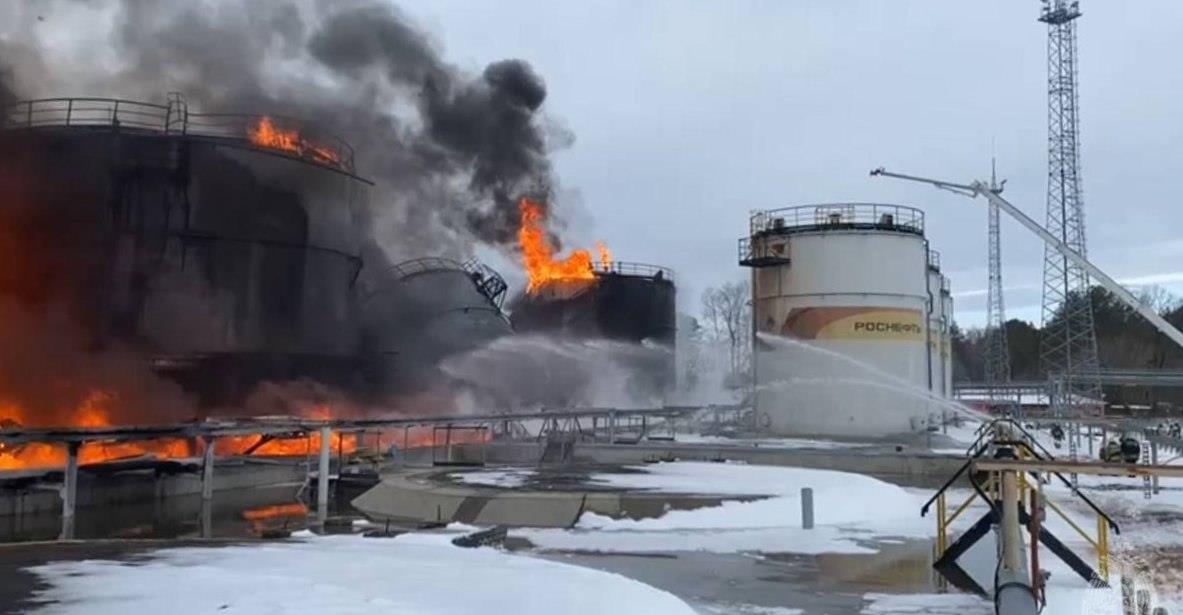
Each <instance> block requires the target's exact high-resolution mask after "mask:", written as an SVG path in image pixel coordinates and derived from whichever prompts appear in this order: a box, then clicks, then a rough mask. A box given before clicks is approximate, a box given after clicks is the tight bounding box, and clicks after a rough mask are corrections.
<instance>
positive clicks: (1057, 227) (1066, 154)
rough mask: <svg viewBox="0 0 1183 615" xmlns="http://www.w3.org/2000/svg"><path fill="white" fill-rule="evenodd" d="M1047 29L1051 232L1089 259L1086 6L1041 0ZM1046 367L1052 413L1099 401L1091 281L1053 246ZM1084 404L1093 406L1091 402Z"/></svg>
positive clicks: (1043, 348) (1046, 277)
mask: <svg viewBox="0 0 1183 615" xmlns="http://www.w3.org/2000/svg"><path fill="white" fill-rule="evenodd" d="M1042 2H1043V8H1042V11H1041V14H1040V17H1039V21H1041V22H1043V23H1046V24H1047V88H1048V115H1047V119H1048V181H1047V225H1046V226H1047V230H1048V231H1049V232H1051V233H1052V234H1053V235H1056V236H1057V237H1059V238H1060V240H1061V241H1063V242H1064V243H1065V244H1067V245H1068V246H1069V247H1071V248H1072V249H1073V250H1076V251H1077V252H1079V253H1080V254H1082V255H1087V254H1088V252H1087V248H1086V244H1085V233H1084V203H1083V201H1082V199H1081V191H1080V149H1079V134H1080V116H1079V115H1078V108H1079V98H1078V95H1077V91H1076V64H1077V58H1076V18H1078V17H1080V3H1079V2H1075V1H1073V2H1069V1H1067V0H1042ZM1039 354H1040V356H1039V358H1040V365H1041V366H1042V367H1043V369H1044V370H1045V371H1046V372H1047V374H1048V375H1049V377H1051V378H1052V379H1053V383H1055V384H1056V385H1057V386H1055V387H1054V390H1053V398H1052V400H1051V404H1052V410H1053V412H1055V413H1057V414H1059V413H1067V414H1074V413H1075V412H1077V411H1079V410H1081V409H1082V408H1081V406H1080V403H1081V402H1082V401H1083V400H1098V401H1099V400H1100V399H1101V385H1100V382H1099V381H1098V380H1097V376H1096V372H1097V367H1098V362H1097V333H1096V330H1095V329H1094V327H1093V306H1092V301H1091V299H1090V297H1089V276H1088V274H1087V273H1086V272H1085V271H1084V270H1083V269H1081V268H1080V267H1078V266H1076V265H1074V264H1072V263H1071V262H1070V261H1069V260H1068V259H1067V258H1065V257H1064V256H1063V255H1061V254H1060V253H1059V252H1057V251H1056V250H1054V249H1053V248H1051V247H1050V246H1045V247H1044V258H1043V338H1042V339H1041V341H1040V352H1039ZM1085 403H1088V402H1087V401H1086V402H1085Z"/></svg>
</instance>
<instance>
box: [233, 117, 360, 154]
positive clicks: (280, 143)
mask: <svg viewBox="0 0 1183 615" xmlns="http://www.w3.org/2000/svg"><path fill="white" fill-rule="evenodd" d="M246 134H247V137H249V138H250V140H251V143H254V144H255V145H258V146H261V147H267V148H270V149H277V150H282V151H285V152H288V153H290V154H295V155H296V156H299V157H301V158H311V159H313V160H315V161H317V162H321V163H324V164H331V165H333V166H341V155H340V154H338V153H337V152H336V151H335V150H333V149H332V148H329V147H325V146H323V145H317V144H315V143H313V142H311V141H309V140H307V139H305V138H304V137H302V136H300V131H298V130H294V129H292V130H285V129H283V128H280V127H278V126H276V125H275V122H273V121H272V120H271V118H269V117H267V116H263V117H261V118H259V121H257V122H255V124H254V125H253V126H250V127H248V128H247V129H246Z"/></svg>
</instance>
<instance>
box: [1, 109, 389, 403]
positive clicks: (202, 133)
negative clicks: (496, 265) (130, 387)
mask: <svg viewBox="0 0 1183 615" xmlns="http://www.w3.org/2000/svg"><path fill="white" fill-rule="evenodd" d="M0 159H3V160H4V164H3V165H0V167H2V168H0V195H2V196H0V236H2V237H4V242H3V243H4V252H5V253H6V254H20V255H21V259H22V260H21V261H20V262H21V263H22V266H21V267H19V268H8V269H6V273H5V275H3V276H0V295H2V296H3V297H4V298H5V299H11V300H16V301H18V302H20V303H22V304H24V305H26V306H30V307H32V308H36V309H48V307H47V306H55V307H56V308H64V309H65V310H67V311H68V312H69V313H70V314H71V316H73V317H74V319H75V320H77V321H79V322H80V323H82V324H84V326H85V328H86V331H87V334H88V335H89V336H90V337H91V340H89V341H90V342H93V343H95V344H98V345H102V344H105V343H106V342H108V341H112V340H118V341H120V342H121V343H125V344H129V345H132V346H134V347H135V348H137V349H139V350H140V351H141V352H142V353H143V354H144V356H145V357H146V360H148V361H150V362H151V363H152V364H153V365H154V366H155V367H156V368H157V369H158V370H159V371H162V372H166V373H168V374H169V375H171V376H173V377H175V378H176V379H178V380H180V381H181V382H182V383H183V384H185V385H186V386H187V387H188V388H190V389H191V390H193V391H195V392H197V393H199V394H200V396H201V397H202V398H203V399H204V400H205V401H206V402H209V403H225V402H228V401H233V400H234V399H235V398H237V397H240V396H241V395H243V394H245V393H247V392H248V391H249V390H250V389H251V388H252V387H253V386H254V384H255V383H257V382H258V381H260V380H264V379H269V380H283V379H294V378H298V377H304V376H307V377H313V378H316V379H318V380H321V381H325V382H334V383H344V384H347V383H348V382H350V381H351V379H352V378H353V377H354V371H355V367H356V365H355V364H356V353H357V342H358V332H357V318H356V315H355V306H354V298H353V285H354V282H355V280H356V278H357V275H358V271H359V269H360V267H361V261H360V259H359V257H358V256H357V255H358V254H359V236H360V234H361V233H360V231H359V229H357V228H356V227H355V225H356V220H357V219H358V213H359V209H360V208H362V207H364V206H365V201H366V198H367V191H368V183H367V182H366V181H365V180H363V179H361V178H360V177H358V176H357V175H355V174H354V172H353V160H352V153H351V150H350V148H349V146H348V145H347V144H345V143H344V142H342V141H340V140H336V139H334V138H332V137H329V136H327V135H320V134H317V133H316V132H315V131H314V130H313V129H310V128H308V127H297V125H296V123H295V122H291V121H289V120H282V121H281V120H278V119H276V120H272V119H271V118H267V117H261V116H251V115H230V114H199V113H194V112H190V111H189V108H188V105H187V104H186V102H185V100H184V99H183V98H182V97H180V96H179V95H170V97H169V100H168V102H167V104H154V103H144V102H135V101H127V100H115V99H99V98H71V99H49V100H33V101H25V102H20V103H18V104H16V105H13V106H9V107H6V108H3V109H0Z"/></svg>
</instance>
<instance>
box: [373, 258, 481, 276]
mask: <svg viewBox="0 0 1183 615" xmlns="http://www.w3.org/2000/svg"><path fill="white" fill-rule="evenodd" d="M387 271H388V272H389V273H391V274H393V275H394V277H396V278H398V279H400V280H401V279H403V278H408V277H410V276H413V275H415V274H418V273H425V272H428V271H459V272H461V273H467V271H466V270H465V268H464V264H463V263H460V262H458V261H454V260H452V259H450V258H440V257H438V256H425V257H423V258H413V259H411V260H407V261H403V262H401V263H396V264H394V265H391V266H390V268H389V269H388V270H387Z"/></svg>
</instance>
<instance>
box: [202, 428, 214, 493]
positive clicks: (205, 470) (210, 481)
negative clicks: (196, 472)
mask: <svg viewBox="0 0 1183 615" xmlns="http://www.w3.org/2000/svg"><path fill="white" fill-rule="evenodd" d="M202 441H203V442H204V443H205V448H204V450H202V452H201V499H202V501H204V502H208V501H210V500H212V499H213V497H214V444H215V442H216V440H215V438H214V437H213V436H204V437H203V438H202Z"/></svg>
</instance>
